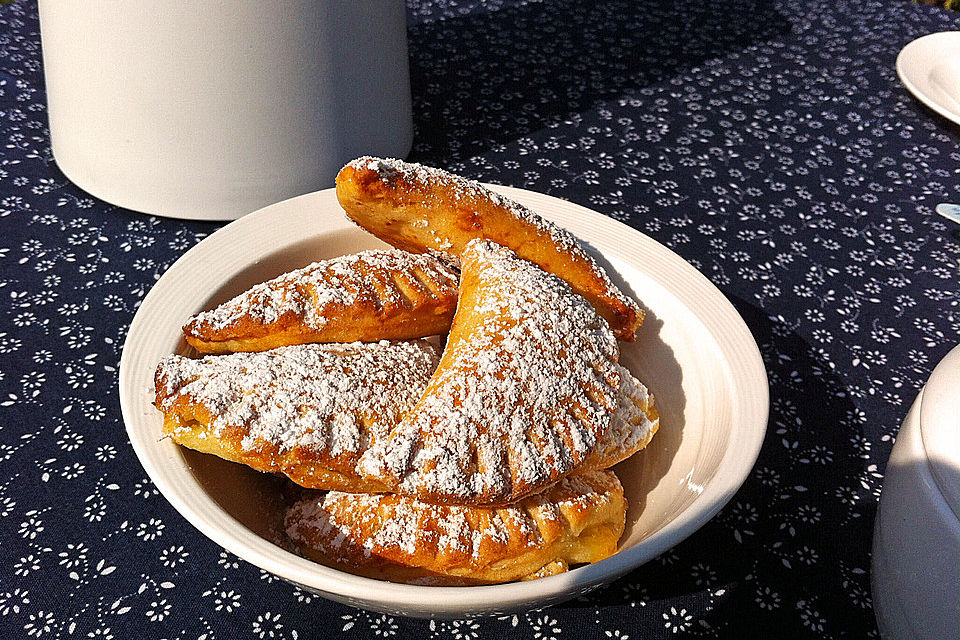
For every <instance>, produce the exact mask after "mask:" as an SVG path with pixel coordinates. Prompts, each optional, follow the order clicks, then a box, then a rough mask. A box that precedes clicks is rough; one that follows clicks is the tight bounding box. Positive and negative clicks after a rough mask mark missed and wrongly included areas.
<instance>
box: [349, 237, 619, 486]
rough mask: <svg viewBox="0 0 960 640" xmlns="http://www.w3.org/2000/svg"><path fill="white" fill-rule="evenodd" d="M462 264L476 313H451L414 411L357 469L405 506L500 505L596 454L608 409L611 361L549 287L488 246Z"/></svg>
mask: <svg viewBox="0 0 960 640" xmlns="http://www.w3.org/2000/svg"><path fill="white" fill-rule="evenodd" d="M462 258H463V269H464V275H463V278H464V282H465V283H466V282H467V281H468V274H471V275H470V277H475V278H476V281H477V284H476V294H475V300H474V304H475V305H476V306H475V307H474V308H472V309H463V308H461V309H460V311H459V312H458V316H457V319H456V320H455V321H454V327H453V329H451V334H450V339H449V341H448V344H447V350H446V352H445V354H444V358H443V361H442V363H441V366H440V368H439V369H438V371H437V373H436V374H435V375H434V377H433V378H432V379H431V381H430V384H429V386H428V388H427V391H426V392H425V394H424V397H423V399H422V400H421V401H420V402H419V403H418V405H417V407H416V409H415V410H414V411H413V412H411V414H410V415H409V416H407V418H405V419H404V420H403V421H402V422H401V424H400V425H398V427H397V428H396V429H394V430H393V431H392V432H391V434H390V436H389V438H387V439H384V440H382V441H380V442H378V443H377V445H375V446H374V447H372V448H371V449H370V450H369V451H368V452H367V453H366V454H364V456H363V458H362V459H361V463H360V466H359V469H360V471H361V472H362V473H364V474H366V475H368V476H370V477H373V478H376V479H378V480H382V481H385V482H387V483H388V484H390V483H391V481H392V482H393V483H394V484H396V485H397V489H398V490H399V491H400V492H401V493H404V494H406V495H412V496H420V497H424V496H428V497H429V499H431V500H446V501H450V502H452V503H457V502H461V503H463V504H474V503H479V504H491V503H492V504H497V503H505V502H509V501H512V500H515V499H517V498H519V497H522V496H523V495H527V494H529V493H531V492H532V491H534V490H536V489H538V488H539V487H542V486H544V485H545V484H548V483H550V482H552V481H555V480H557V479H558V478H560V477H562V476H564V475H567V474H569V473H570V472H571V471H572V470H574V469H575V468H576V467H577V465H579V464H581V463H582V462H583V461H584V459H585V458H586V457H587V455H588V454H589V453H590V452H591V451H593V450H594V448H595V447H596V445H597V442H598V438H599V436H600V435H601V434H602V433H603V431H604V430H605V429H606V428H607V426H608V425H609V423H610V418H611V414H612V412H613V410H614V408H615V406H616V402H617V397H618V392H619V387H620V374H619V371H618V365H616V361H617V359H618V357H619V350H618V347H617V343H616V339H615V338H614V336H613V334H612V332H611V331H610V329H609V327H608V325H607V323H606V322H605V321H604V320H603V319H602V318H600V317H599V316H598V315H597V313H596V312H595V311H594V309H593V307H591V306H590V305H589V304H588V303H587V302H586V300H584V299H583V298H582V297H580V296H579V295H577V294H575V293H573V292H572V291H571V290H570V287H569V286H568V285H567V284H566V283H565V282H563V281H562V280H560V279H559V278H557V277H555V276H553V275H550V274H548V273H545V272H544V271H542V270H541V269H540V268H539V267H537V266H536V265H534V264H532V263H530V262H528V261H526V260H522V259H520V258H517V257H516V255H515V254H514V253H513V252H512V251H510V250H509V249H506V248H504V247H501V246H499V245H496V244H494V243H492V242H489V241H480V240H474V241H472V242H470V243H469V244H468V245H467V249H466V250H465V251H464V253H463V256H462ZM463 295H465V294H462V295H461V305H462V303H463ZM459 314H463V317H461V315H459ZM460 327H466V328H465V329H460Z"/></svg>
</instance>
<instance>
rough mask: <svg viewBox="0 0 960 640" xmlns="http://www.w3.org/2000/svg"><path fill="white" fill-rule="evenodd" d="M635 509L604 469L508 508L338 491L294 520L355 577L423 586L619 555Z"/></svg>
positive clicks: (311, 554)
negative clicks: (619, 545)
mask: <svg viewBox="0 0 960 640" xmlns="http://www.w3.org/2000/svg"><path fill="white" fill-rule="evenodd" d="M625 514H626V503H625V501H624V498H623V488H622V487H621V486H620V482H619V481H618V480H617V477H616V475H614V474H613V472H612V471H594V472H591V473H588V474H584V475H582V476H577V477H573V478H567V479H564V480H561V481H560V482H559V483H557V484H556V485H554V486H553V487H551V488H550V489H547V490H546V491H544V492H543V493H541V494H537V495H535V496H531V497H528V498H525V499H524V500H522V501H520V502H519V503H516V504H514V505H512V506H509V507H501V508H491V507H462V506H461V507H457V506H439V505H433V504H428V503H424V502H420V501H418V500H415V499H412V498H406V497H403V496H398V495H392V494H387V495H352V494H347V493H340V492H336V491H331V492H328V493H326V494H320V495H312V496H311V497H308V498H306V499H303V500H301V501H299V502H297V503H296V504H294V505H293V506H292V507H291V508H290V509H289V510H288V512H287V515H286V518H285V523H284V524H285V528H286V532H287V535H288V536H289V538H290V539H291V540H292V541H293V543H294V544H295V545H296V546H297V548H298V549H299V550H300V552H301V553H302V554H303V555H304V556H306V557H308V558H311V559H313V560H316V561H318V562H322V563H324V564H330V565H333V566H336V567H338V568H342V569H345V570H347V571H350V572H352V573H357V574H360V575H364V576H367V577H371V578H381V579H387V580H392V581H395V582H412V583H416V584H482V583H495V582H508V581H511V580H522V579H529V578H538V577H543V576H546V575H552V574H554V573H559V572H561V571H565V570H566V569H567V566H568V565H571V564H577V563H583V562H596V561H598V560H602V559H604V558H606V557H608V556H610V555H612V554H613V553H614V552H615V551H616V549H617V541H618V540H619V538H620V535H621V534H622V533H623V528H624V519H625Z"/></svg>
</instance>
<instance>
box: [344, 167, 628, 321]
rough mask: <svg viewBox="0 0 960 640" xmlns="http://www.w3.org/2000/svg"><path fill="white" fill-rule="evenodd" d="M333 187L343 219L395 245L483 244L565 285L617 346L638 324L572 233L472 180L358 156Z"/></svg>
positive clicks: (455, 250) (456, 250) (443, 247)
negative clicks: (579, 297)
mask: <svg viewBox="0 0 960 640" xmlns="http://www.w3.org/2000/svg"><path fill="white" fill-rule="evenodd" d="M336 184H337V198H338V199H339V201H340V204H341V206H342V207H343V208H344V209H345V210H346V212H347V215H348V216H349V217H350V219H352V220H353V221H354V222H356V223H357V224H358V225H360V226H361V227H363V228H364V229H366V230H367V231H370V232H371V233H373V234H374V235H375V236H377V237H378V238H380V239H381V240H384V241H385V242H387V243H389V244H391V245H393V246H395V247H398V248H400V249H406V250H407V251H413V252H417V253H421V252H424V251H428V250H437V251H443V252H447V253H450V254H453V255H460V254H461V253H462V252H463V250H464V249H465V248H466V246H467V243H469V242H470V241H471V240H473V239H476V238H486V239H490V240H493V241H494V242H496V243H498V244H501V245H504V246H506V247H509V248H510V249H513V250H514V251H516V253H517V255H519V256H520V257H521V258H526V259H527V260H530V261H531V262H534V263H536V264H537V265H539V266H540V267H541V268H542V269H544V270H545V271H548V272H550V273H553V274H554V275H556V276H558V277H560V278H563V279H564V280H566V281H567V282H568V283H569V284H570V286H571V287H572V288H573V290H574V291H576V292H577V293H579V294H580V295H582V296H583V297H585V298H586V299H587V300H588V301H590V303H591V304H592V305H593V306H594V307H595V308H596V309H597V311H598V312H599V313H600V315H601V316H603V317H604V318H605V319H606V320H607V322H609V323H610V327H611V328H612V329H613V331H614V333H615V334H616V335H617V337H618V338H620V339H621V340H633V339H634V333H635V332H636V330H637V328H638V327H639V326H640V324H641V323H642V322H643V311H642V310H641V309H640V307H639V306H638V305H637V303H636V302H635V301H633V300H632V299H631V298H629V297H628V296H626V295H625V294H624V293H623V292H622V291H620V289H619V288H618V287H617V286H616V285H615V284H614V283H613V282H612V281H611V280H610V278H609V277H608V276H607V274H606V272H605V271H604V270H603V269H602V268H601V267H600V266H599V265H598V264H597V262H596V260H594V259H593V257H592V256H591V255H590V254H588V253H587V252H586V251H585V250H584V248H583V247H582V246H581V244H580V243H579V242H578V241H577V239H576V238H575V237H574V236H573V234H571V233H570V232H568V231H566V230H565V229H561V228H560V227H558V226H557V225H555V224H553V223H552V222H549V221H547V220H545V219H543V218H542V217H541V216H539V215H538V214H536V213H534V212H533V211H531V210H530V209H528V208H526V207H524V206H523V205H521V204H519V203H517V202H514V201H512V200H510V199H508V198H505V197H503V196H501V195H499V194H496V193H494V192H493V191H490V190H489V189H487V188H486V187H484V186H483V185H481V184H480V183H478V182H474V181H472V180H467V179H465V178H461V177H459V176H456V175H454V174H451V173H448V172H446V171H442V170H440V169H434V168H431V167H425V166H423V165H419V164H412V163H407V162H402V161H400V160H393V159H382V158H371V157H362V158H358V159H356V160H354V161H352V162H350V163H349V164H347V165H346V166H345V167H343V169H341V170H340V173H339V175H337V180H336Z"/></svg>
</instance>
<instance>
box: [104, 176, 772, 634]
mask: <svg viewBox="0 0 960 640" xmlns="http://www.w3.org/2000/svg"><path fill="white" fill-rule="evenodd" d="M494 188H495V189H496V190H497V191H499V192H501V193H503V194H504V195H507V196H509V197H512V198H514V199H516V200H518V201H520V202H522V203H524V204H526V205H527V206H529V207H531V208H533V209H534V210H536V211H539V212H540V213H542V214H543V215H544V216H546V217H548V218H550V219H552V220H554V221H556V222H557V223H559V224H561V225H563V226H565V227H567V228H568V229H570V230H571V231H572V232H573V233H574V234H576V235H577V236H578V237H579V238H581V239H582V240H584V241H585V242H586V243H588V245H589V247H590V248H591V250H592V251H594V253H595V255H597V256H598V257H600V259H601V260H602V261H604V262H605V263H606V265H607V268H608V270H610V272H611V273H612V275H613V277H614V279H615V280H619V281H620V283H621V286H623V287H624V288H625V289H627V290H629V291H632V292H633V293H634V295H636V297H637V299H639V300H641V301H642V302H643V305H644V306H645V307H646V309H647V318H646V321H645V323H644V325H643V327H642V328H641V330H640V332H639V339H638V341H637V342H636V343H634V344H624V345H623V353H622V357H621V361H622V362H623V363H624V364H626V365H627V366H628V367H629V368H630V369H631V370H632V371H633V372H634V373H635V374H636V375H638V376H639V377H640V378H641V379H642V380H644V381H645V382H646V383H647V384H648V386H649V387H650V388H651V389H652V391H653V392H654V394H655V396H656V399H657V405H658V407H659V410H660V415H661V425H662V426H661V428H660V432H659V433H658V434H657V436H656V437H655V438H654V440H653V442H652V444H651V445H650V446H649V447H648V448H647V449H646V450H645V451H643V452H641V453H640V454H639V455H637V456H634V457H633V458H632V459H630V460H628V461H627V462H625V463H623V464H621V465H619V466H618V467H617V469H616V471H617V472H618V475H619V476H620V479H621V481H622V482H623V485H624V487H625V490H626V495H627V499H628V502H629V510H628V513H627V527H626V531H625V533H624V535H623V538H622V539H621V547H620V550H619V552H618V553H617V554H616V555H614V556H613V557H611V558H609V559H607V560H604V561H602V562H598V563H596V564H592V565H589V566H585V567H581V568H578V569H576V570H573V571H570V572H568V573H565V574H562V575H558V576H553V577H549V578H544V579H540V580H535V581H532V582H520V583H512V584H504V585H495V586H480V587H425V586H412V585H401V584H391V583H386V582H381V581H377V580H371V579H367V578H361V577H357V576H353V575H349V574H346V573H343V572H341V571H337V570H335V569H332V568H329V567H325V566H322V565H319V564H315V563H313V562H310V561H308V560H305V559H303V558H300V557H298V556H296V555H294V554H292V553H288V552H286V551H283V550H282V549H280V548H279V547H278V546H276V545H275V544H273V543H272V542H271V540H276V539H278V538H277V537H278V535H279V529H278V519H279V515H278V513H277V508H278V507H277V505H278V504H279V492H280V490H279V482H280V481H278V480H277V479H275V478H273V477H272V476H267V475H264V474H259V473H256V472H254V471H251V470H249V469H247V468H245V467H242V466H240V465H235V464H232V463H228V462H225V461H222V460H220V459H218V458H215V457H212V456H205V455H201V454H197V453H195V452H192V451H188V450H186V449H182V448H180V447H178V446H177V445H175V444H174V443H172V442H171V441H170V440H161V439H160V427H161V417H160V414H159V413H158V412H157V411H156V409H154V407H153V406H152V405H151V401H152V399H153V372H154V368H155V366H156V364H157V362H158V361H159V360H160V358H161V357H163V356H164V355H166V354H168V353H171V352H180V353H188V348H187V346H186V344H185V342H184V341H183V339H182V338H181V334H180V326H181V325H182V323H183V322H184V321H185V320H186V319H187V318H188V317H189V316H190V315H192V314H194V313H196V312H197V311H200V310H202V309H206V308H209V307H210V306H211V305H214V304H217V303H219V302H222V301H224V300H226V299H228V298H229V297H231V296H233V295H236V294H237V293H239V292H241V291H242V290H244V289H246V288H247V287H249V286H251V285H252V284H254V283H256V282H261V281H263V280H265V279H267V278H270V277H273V276H276V275H278V274H280V273H282V272H284V271H287V270H289V269H292V268H295V267H300V266H304V265H306V264H308V263H309V262H311V261H313V260H317V259H322V258H329V257H333V256H337V255H342V254H346V253H351V252H355V251H358V250H362V249H367V248H374V247H380V246H383V245H382V243H380V241H378V240H377V239H376V238H374V237H373V236H370V235H369V234H367V233H366V232H365V231H363V230H361V229H359V228H357V227H355V226H354V225H353V224H352V223H351V222H350V221H349V220H348V219H347V218H346V216H345V215H344V214H343V211H342V210H341V209H340V206H339V205H338V203H337V201H336V197H335V195H334V193H333V191H332V190H327V191H320V192H317V193H312V194H308V195H305V196H301V197H299V198H294V199H292V200H288V201H285V202H281V203H278V204H276V205H272V206H270V207H267V208H265V209H262V210H261V211H258V212H255V213H253V214H251V215H249V216H245V217H244V218H242V219H240V220H238V221H236V222H234V223H232V224H230V225H228V226H226V227H224V228H223V229H221V230H220V231H218V232H216V233H214V234H213V235H211V236H210V237H209V238H207V239H205V240H203V241H202V242H201V243H199V244H198V245H197V246H196V247H194V248H193V249H191V250H190V251H188V252H187V253H186V254H185V255H184V256H183V257H182V258H181V259H180V260H179V261H177V263H176V264H174V265H173V266H172V267H171V268H170V270H169V271H167V272H166V273H165V274H164V275H163V277H162V278H160V280H159V281H158V282H157V283H156V285H155V286H154V288H153V290H152V291H151V292H150V293H149V294H148V295H147V297H146V298H145V299H144V301H143V304H142V305H141V307H140V309H139V311H138V312H137V315H136V317H135V318H134V320H133V323H132V324H131V326H130V332H129V335H128V338H127V341H126V344H125V345H124V350H123V357H122V359H121V362H120V398H121V407H122V410H123V417H124V420H125V422H126V425H127V432H128V433H129V436H130V441H131V442H132V443H133V447H134V449H135V450H136V452H137V455H138V456H139V458H140V461H141V463H142V464H143V466H144V468H145V469H146V471H147V473H148V474H149V475H150V477H151V479H152V480H153V481H154V483H155V484H156V485H157V487H158V488H159V489H160V491H161V492H162V493H163V495H164V496H165V497H166V498H167V499H168V500H169V501H170V503H171V504H173V506H174V507H175V508H176V509H177V510H178V511H180V513H181V514H183V516H184V517H185V518H186V519H187V520H188V521H190V523H191V524H193V525H194V526H196V527H197V528H198V529H200V531H202V532H203V533H204V534H206V535H207V536H209V537H210V538H211V539H213V540H214V541H216V542H217V543H219V544H220V545H222V546H223V547H224V548H226V549H227V550H229V551H231V552H233V553H235V554H236V555H238V556H240V557H241V558H244V559H245V560H247V561H249V562H251V563H253V564H255V565H257V566H258V567H261V568H263V569H265V570H267V571H270V572H272V573H274V574H276V575H278V576H281V577H282V578H284V579H286V580H289V581H290V582H293V583H296V584H298V585H301V586H302V587H303V588H305V589H308V590H310V591H313V592H315V593H318V594H320V595H322V596H324V597H327V598H331V599H333V600H337V601H339V602H344V603H348V604H352V605H356V606H360V607H365V608H368V609H373V610H377V611H382V612H389V613H392V614H401V615H413V616H435V617H468V616H475V615H481V614H490V613H501V612H507V611H515V610H520V609H530V608H534V607H541V606H545V605H548V604H551V603H556V602H559V601H562V600H565V599H568V598H572V597H575V596H577V595H579V594H581V593H585V592H587V591H590V590H592V589H594V588H596V587H599V586H601V585H603V584H605V583H607V582H610V581H611V580H613V579H615V578H617V577H618V576H620V575H622V574H624V573H626V572H628V571H630V570H631V569H633V568H635V567H637V566H639V565H641V564H643V563H644V562H646V561H648V560H650V559H651V558H653V557H655V556H656V555H658V554H660V553H662V552H664V551H665V550H667V549H669V548H670V547H672V546H673V545H675V544H677V543H678V542H680V541H681V540H683V539H684V538H686V537H687V536H689V535H690V534H691V533H693V532H694V531H696V530H697V529H698V528H699V527H701V526H702V525H703V524H704V523H705V522H707V520H709V519H710V518H711V517H712V516H713V515H714V514H715V513H716V512H717V511H718V510H719V509H720V508H721V507H722V506H723V505H724V504H725V503H726V502H727V500H729V499H730V497H731V496H733V494H734V492H736V490H737V489H738V488H739V487H740V485H741V484H742V483H743V481H744V479H745V478H746V476H747V474H748V473H749V471H750V469H751V467H752V466H753V463H754V462H755V460H756V457H757V454H758V452H759V449H760V444H761V442H762V440H763V435H764V431H765V428H766V422H767V410H768V401H769V396H768V388H767V378H766V373H765V371H764V368H763V363H762V361H761V359H760V354H759V351H758V349H757V345H756V343H755V342H754V340H753V337H752V336H751V334H750V331H749V330H748V329H747V327H746V325H745V324H744V323H743V320H742V319H741V318H740V316H739V315H738V314H737V312H736V311H735V310H734V308H733V306H732V305H731V304H730V303H729V302H728V301H727V300H726V299H725V298H724V297H723V295H722V294H721V293H720V292H719V291H718V290H717V289H716V288H715V287H714V286H713V285H711V284H710V282H709V281H707V279H706V278H704V277H703V276H702V275H700V274H699V273H698V272H697V271H696V270H695V269H694V268H693V267H691V266H690V265H689V264H687V263H686V262H685V261H683V260H682V259H681V258H680V257H678V256H677V255H676V254H674V253H672V252H671V251H669V250H668V249H666V248H665V247H663V246H662V245H660V244H658V243H657V242H655V241H654V240H652V239H650V238H648V237H646V236H644V235H643V234H641V233H639V232H637V231H634V230H633V229H630V228H629V227H627V226H625V225H623V224H621V223H618V222H616V221H614V220H611V219H609V218H607V217H605V216H602V215H600V214H598V213H596V212H593V211H590V210H588V209H585V208H583V207H580V206H577V205H574V204H571V203H569V202H565V201H563V200H558V199H556V198H552V197H549V196H545V195H542V194H536V193H531V192H529V191H522V190H519V189H510V188H505V187H494Z"/></svg>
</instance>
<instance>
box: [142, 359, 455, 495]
mask: <svg viewBox="0 0 960 640" xmlns="http://www.w3.org/2000/svg"><path fill="white" fill-rule="evenodd" d="M439 358H440V350H439V348H438V347H437V346H435V345H434V344H432V343H431V342H428V341H426V340H416V341H410V342H379V343H359V342H358V343H352V344H325V345H319V344H308V345H294V346H289V347H280V348H278V349H272V350H270V351H263V352H259V353H235V354H230V355H224V356H207V357H205V358H201V359H196V360H195V359H191V358H184V357H182V356H175V355H174V356H167V357H166V358H165V359H164V360H163V361H162V362H161V363H160V365H159V366H158V367H157V372H156V376H155V382H156V402H155V404H156V406H157V408H158V409H160V411H162V412H163V416H164V424H163V432H164V434H167V435H169V436H170V437H171V438H173V440H174V441H175V442H177V443H179V444H181V445H183V446H185V447H189V448H191V449H196V450H198V451H202V452H204V453H212V454H214V455H217V456H220V457H221V458H225V459H227V460H231V461H233V462H240V463H242V464H246V465H248V466H250V467H253V468H254V469H257V470H258V471H267V472H278V473H283V474H285V475H287V476H288V477H289V478H290V479H291V480H293V481H294V482H296V483H297V484H299V485H302V486H305V487H311V488H316V489H338V490H342V491H382V490H384V489H385V487H384V485H382V484H381V483H378V482H376V481H372V480H365V479H363V478H361V476H360V474H359V473H358V472H357V470H356V464H357V461H358V459H359V457H360V454H361V453H362V452H363V451H365V450H366V449H367V447H368V446H369V445H370V443H371V442H373V441H376V439H377V438H378V437H381V436H382V435H384V434H385V433H386V432H387V431H389V429H390V428H391V427H393V426H394V425H396V424H397V422H399V420H400V417H401V416H402V415H403V414H405V413H406V412H407V411H409V410H410V409H411V408H412V407H413V405H414V403H416V401H417V399H418V398H419V397H420V396H421V394H422V393H423V390H424V388H425V387H426V384H427V381H428V380H429V379H430V375H431V374H432V373H433V371H434V369H435V368H436V365H437V361H438V360H439Z"/></svg>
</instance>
